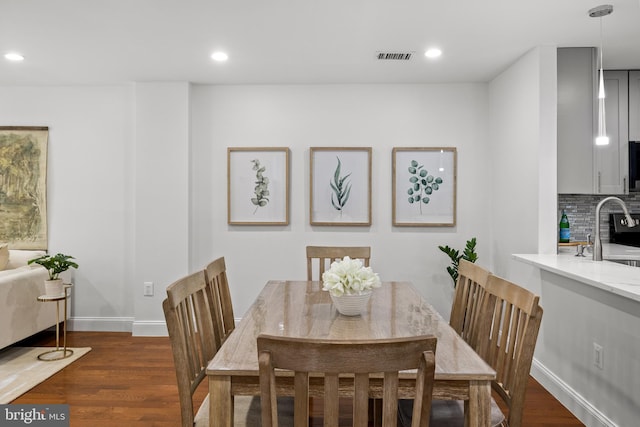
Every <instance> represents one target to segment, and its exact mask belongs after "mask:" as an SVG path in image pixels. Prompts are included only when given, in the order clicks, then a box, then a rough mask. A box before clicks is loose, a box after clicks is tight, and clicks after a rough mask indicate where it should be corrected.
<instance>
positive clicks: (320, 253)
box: [307, 246, 371, 280]
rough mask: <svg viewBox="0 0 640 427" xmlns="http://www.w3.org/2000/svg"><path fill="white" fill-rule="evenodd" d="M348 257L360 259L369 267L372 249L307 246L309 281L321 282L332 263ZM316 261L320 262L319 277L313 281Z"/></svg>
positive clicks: (362, 247) (367, 247) (365, 247)
mask: <svg viewBox="0 0 640 427" xmlns="http://www.w3.org/2000/svg"><path fill="white" fill-rule="evenodd" d="M346 256H348V257H349V258H351V259H360V260H362V263H363V264H364V266H365V267H369V260H370V259H371V248H370V247H369V246H307V280H320V279H321V278H322V273H324V272H325V271H326V270H328V269H329V268H330V267H331V263H332V262H333V261H335V260H340V259H342V258H344V257H346ZM314 260H318V263H317V264H318V276H317V278H316V279H313V271H314V266H313V264H314Z"/></svg>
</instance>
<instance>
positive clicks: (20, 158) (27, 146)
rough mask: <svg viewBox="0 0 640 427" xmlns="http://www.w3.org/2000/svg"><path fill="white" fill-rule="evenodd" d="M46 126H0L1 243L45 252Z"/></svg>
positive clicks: (46, 242) (47, 138) (47, 129)
mask: <svg viewBox="0 0 640 427" xmlns="http://www.w3.org/2000/svg"><path fill="white" fill-rule="evenodd" d="M48 141H49V128H48V127H46V126H0V177H3V178H4V179H0V242H6V243H9V247H10V248H11V249H26V250H47V248H48V240H47V239H48V236H47V234H48V233H47V145H48Z"/></svg>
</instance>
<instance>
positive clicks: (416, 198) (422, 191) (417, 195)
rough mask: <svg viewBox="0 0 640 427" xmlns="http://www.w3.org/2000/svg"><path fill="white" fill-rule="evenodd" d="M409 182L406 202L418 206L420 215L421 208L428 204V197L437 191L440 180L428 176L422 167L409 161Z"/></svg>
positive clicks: (413, 161)
mask: <svg viewBox="0 0 640 427" xmlns="http://www.w3.org/2000/svg"><path fill="white" fill-rule="evenodd" d="M408 169H409V174H410V175H411V176H410V177H409V182H410V183H411V186H410V187H409V189H408V190H407V195H408V196H409V197H408V199H407V200H408V202H409V203H410V204H416V205H418V209H419V210H420V214H422V206H423V205H426V204H428V203H429V201H430V200H431V199H430V197H429V196H431V194H433V192H434V191H438V189H439V188H440V185H441V184H442V178H440V177H437V178H436V177H434V176H433V175H429V172H428V171H427V170H426V169H425V168H424V165H420V164H419V163H418V162H417V161H415V160H411V166H409V168H408Z"/></svg>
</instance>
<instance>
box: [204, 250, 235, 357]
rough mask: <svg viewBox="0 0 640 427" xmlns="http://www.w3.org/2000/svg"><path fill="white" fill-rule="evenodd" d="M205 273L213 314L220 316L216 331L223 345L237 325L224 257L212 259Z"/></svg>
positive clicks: (217, 337)
mask: <svg viewBox="0 0 640 427" xmlns="http://www.w3.org/2000/svg"><path fill="white" fill-rule="evenodd" d="M205 274H206V282H207V291H208V292H209V299H210V301H212V305H213V311H212V315H214V316H219V317H220V319H219V322H216V323H217V325H216V326H217V327H216V331H215V332H216V339H217V340H218V341H219V345H221V344H222V343H223V342H224V340H226V339H227V337H228V336H229V334H230V333H231V332H232V331H233V330H234V329H235V327H236V325H235V319H234V316H233V304H232V301H231V292H230V290H229V281H228V279H227V267H226V264H225V260H224V257H220V258H218V259H215V260H213V261H211V262H210V263H209V264H208V265H207V266H206V268H205Z"/></svg>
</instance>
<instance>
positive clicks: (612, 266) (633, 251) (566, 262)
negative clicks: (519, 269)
mask: <svg viewBox="0 0 640 427" xmlns="http://www.w3.org/2000/svg"><path fill="white" fill-rule="evenodd" d="M575 253H576V251H575V249H571V250H569V249H568V248H564V249H563V251H562V252H560V253H558V254H557V255H553V254H551V255H543V254H516V255H514V256H513V257H514V258H515V259H516V260H519V261H522V262H525V263H528V264H531V265H533V266H536V267H538V268H540V269H542V270H546V271H549V272H551V273H555V274H558V275H560V276H563V277H566V278H569V279H573V280H577V281H579V282H582V283H584V284H587V285H590V286H593V287H596V288H599V289H602V290H605V291H608V292H612V293H614V294H617V295H621V296H623V297H626V298H630V299H633V300H635V301H638V302H640V269H639V268H638V267H632V266H628V265H624V264H620V263H618V262H616V261H637V262H640V248H636V247H632V246H623V245H616V244H608V243H605V244H603V257H604V258H605V260H604V261H593V259H592V257H591V253H587V252H585V256H584V257H578V256H575Z"/></svg>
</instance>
